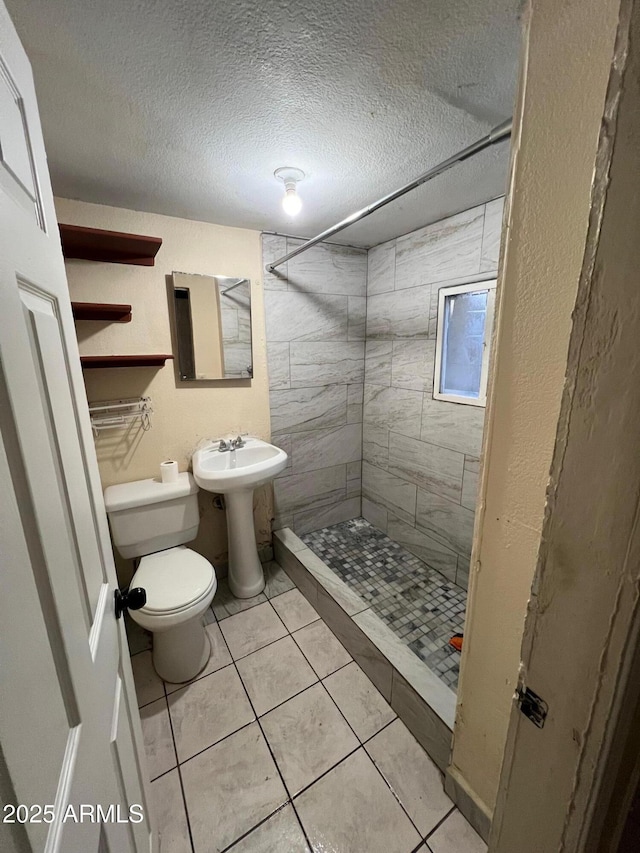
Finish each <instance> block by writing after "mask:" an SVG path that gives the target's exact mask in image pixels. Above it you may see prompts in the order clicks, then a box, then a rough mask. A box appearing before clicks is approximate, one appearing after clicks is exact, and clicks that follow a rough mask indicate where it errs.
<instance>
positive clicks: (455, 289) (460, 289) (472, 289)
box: [433, 278, 497, 407]
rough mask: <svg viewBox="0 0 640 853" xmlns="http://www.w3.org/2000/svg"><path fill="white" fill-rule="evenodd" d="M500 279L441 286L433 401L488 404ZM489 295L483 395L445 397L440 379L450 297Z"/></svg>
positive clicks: (483, 368)
mask: <svg viewBox="0 0 640 853" xmlns="http://www.w3.org/2000/svg"><path fill="white" fill-rule="evenodd" d="M496 283H497V279H495V278H492V279H487V280H486V281H482V280H480V281H478V280H476V281H473V282H469V283H467V284H457V285H454V286H449V287H447V286H445V287H441V288H440V289H439V291H438V326H437V331H436V358H435V370H434V374H433V399H434V400H446V401H447V402H449V403H462V405H463V406H483V407H484V406H486V405H487V380H488V378H489V349H490V344H491V333H492V331H493V314H494V309H495V299H496ZM485 290H486V291H488V293H487V315H486V318H485V324H484V342H483V347H482V369H481V373H480V393H479V396H478V397H463V396H459V395H457V394H444V393H443V392H441V391H440V379H441V373H442V348H443V346H444V337H445V336H444V310H445V308H444V306H445V300H446V298H447V297H448V296H457V295H458V294H459V293H481V292H482V291H485Z"/></svg>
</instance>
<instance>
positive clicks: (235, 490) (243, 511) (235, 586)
mask: <svg viewBox="0 0 640 853" xmlns="http://www.w3.org/2000/svg"><path fill="white" fill-rule="evenodd" d="M219 447H220V442H218V441H216V442H212V443H211V444H208V445H205V446H204V447H201V448H200V450H197V451H196V452H195V453H194V454H193V476H194V478H195V481H196V483H197V484H198V485H199V486H200V488H201V489H205V490H206V491H208V492H216V493H217V494H223V495H224V496H225V504H226V508H227V530H228V533H229V578H228V580H229V589H230V590H231V592H232V594H233V595H235V597H236V598H252V597H253V596H254V595H258V593H260V592H262V590H263V589H264V574H263V572H262V566H261V564H260V559H259V557H258V550H257V548H256V536H255V529H254V524H253V490H254V489H255V488H256V486H262V485H264V484H265V483H268V482H269V481H270V480H273V478H274V477H275V476H276V474H279V473H280V471H283V470H284V468H285V466H286V464H287V454H286V453H285V452H284V450H280V448H279V447H275V446H274V445H273V444H269V443H268V442H266V441H262V440H261V439H259V438H247V439H246V440H245V442H244V444H243V445H242V446H241V447H237V448H234V449H232V450H224V451H222V452H221V451H220V450H219Z"/></svg>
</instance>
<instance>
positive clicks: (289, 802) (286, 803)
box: [221, 798, 297, 853]
mask: <svg viewBox="0 0 640 853" xmlns="http://www.w3.org/2000/svg"><path fill="white" fill-rule="evenodd" d="M287 806H291V807H293V803H292V802H291V799H290V798H288V799H287V801H286V802H284V803H283V804H282V805H281V806H278V808H277V809H274V810H273V811H272V812H271V813H270V814H268V815H267V816H266V817H264V818H262V820H260V821H258V823H256V825H255V826H252V827H251V829H248V830H247V831H246V832H243V833H242V835H239V836H238V837H237V838H236V839H234V840H233V841H232V842H231V844H229V845H228V847H225V848H224V849H223V850H222V851H221V853H227V851H228V850H233V848H234V847H235V846H236V844H239V843H240V842H241V841H244V839H245V838H246V837H247V836H248V835H251V833H252V832H255V830H256V829H259V828H260V827H261V826H263V824H265V823H266V822H267V821H268V820H271V818H272V817H275V815H277V814H278V812H281V811H282V810H283V809H286V808H287ZM294 813H295V810H294ZM296 817H297V815H296Z"/></svg>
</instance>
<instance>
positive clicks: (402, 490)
mask: <svg viewBox="0 0 640 853" xmlns="http://www.w3.org/2000/svg"><path fill="white" fill-rule="evenodd" d="M362 494H363V495H364V496H365V497H367V498H369V499H370V500H375V501H378V502H379V503H381V504H383V505H384V506H386V507H387V509H388V510H390V511H391V512H392V513H394V515H397V516H398V517H399V518H403V519H404V520H405V521H407V522H409V523H410V524H413V523H414V522H415V517H416V515H415V511H416V486H415V485H414V484H413V483H407V482H406V481H405V480H402V479H400V477H394V476H393V475H392V474H389V473H388V472H387V471H382V470H381V469H380V468H376V467H375V465H370V464H369V463H368V462H363V463H362ZM465 512H466V510H465Z"/></svg>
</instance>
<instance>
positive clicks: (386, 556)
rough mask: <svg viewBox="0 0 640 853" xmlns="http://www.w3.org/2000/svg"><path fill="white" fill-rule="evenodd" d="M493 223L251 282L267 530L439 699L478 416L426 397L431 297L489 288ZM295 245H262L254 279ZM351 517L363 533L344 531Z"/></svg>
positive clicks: (470, 512) (457, 609)
mask: <svg viewBox="0 0 640 853" xmlns="http://www.w3.org/2000/svg"><path fill="white" fill-rule="evenodd" d="M502 209H503V199H502V198H500V199H495V200H494V201H491V202H488V203H487V204H483V205H480V206H479V207H475V208H472V209H471V210H467V211H464V212H462V213H459V214H456V215H455V216H451V217H449V218H447V219H444V220H442V221H440V222H436V223H434V224H431V225H428V226H426V227H424V228H421V229H419V230H417V231H413V232H411V233H410V234H407V235H404V236H402V237H398V238H396V239H394V240H391V241H389V242H387V243H383V244H381V245H379V246H376V247H374V248H372V249H370V250H369V251H366V250H363V249H357V248H352V247H347V246H339V245H335V244H326V243H325V244H319V245H318V246H315V247H314V248H312V249H310V250H309V251H307V252H305V253H303V254H301V255H300V256H298V257H296V258H294V259H292V260H290V261H289V262H288V264H285V265H283V266H282V267H280V268H278V270H277V271H276V273H275V274H265V280H264V286H265V310H266V325H267V345H268V363H269V377H270V400H271V423H272V434H273V437H274V440H275V441H276V442H277V443H278V444H280V445H281V446H282V447H283V448H284V449H285V450H286V451H287V453H288V454H289V465H288V467H287V469H286V470H285V471H284V472H283V473H282V475H281V476H280V477H279V478H278V479H276V481H275V483H274V494H275V511H276V518H275V521H274V529H278V528H283V527H289V528H291V529H292V530H293V531H294V532H295V533H297V534H298V536H301V537H303V539H304V541H305V542H306V543H307V544H308V545H309V547H311V548H312V550H315V551H316V552H317V553H321V554H322V558H323V560H324V561H325V562H326V563H327V565H329V566H331V567H332V569H333V570H334V571H335V572H336V574H338V575H340V576H341V577H342V578H343V579H344V580H346V581H347V583H348V584H349V585H350V586H352V587H354V588H355V589H357V591H358V592H359V593H360V594H363V592H364V591H366V590H368V591H369V599H368V600H370V604H371V607H372V609H373V610H374V611H375V612H377V613H378V615H379V616H380V617H381V618H382V619H383V620H384V621H385V622H386V623H387V624H388V625H389V626H390V627H391V628H392V630H393V631H394V632H395V633H396V634H397V635H398V636H399V637H401V639H402V640H403V642H405V643H406V644H407V645H409V647H410V648H412V650H413V651H415V652H416V654H418V655H419V656H420V657H421V658H422V660H423V661H425V662H427V663H428V665H429V666H430V667H431V668H432V669H433V670H434V671H435V672H436V673H437V674H438V675H439V676H440V677H441V678H443V680H444V681H445V683H447V684H448V685H449V686H452V687H455V683H456V681H457V664H458V659H457V653H455V652H453V651H452V650H451V649H450V648H449V647H448V645H447V641H448V638H449V637H450V635H451V633H452V632H453V631H456V630H460V629H461V626H462V624H463V620H464V607H465V599H466V595H465V590H466V587H467V585H468V576H469V558H470V553H471V539H472V533H473V520H474V508H475V499H476V490H477V479H478V460H479V455H480V448H481V442H482V430H483V422H484V411H485V410H484V408H481V407H477V406H470V405H461V404H456V403H450V402H445V401H441V400H435V399H434V398H433V393H432V392H433V373H434V358H435V346H436V326H437V306H438V291H439V289H440V288H441V287H444V286H449V285H453V284H462V283H467V282H472V281H476V280H480V279H488V278H491V277H492V276H493V277H495V275H496V274H497V267H498V254H499V246H500V233H501V226H502ZM299 244H300V241H299V240H294V239H291V238H286V237H282V236H277V235H267V234H265V235H264V236H263V262H264V264H267V263H270V262H272V261H273V260H275V259H276V258H278V257H280V256H282V255H284V254H286V252H288V251H290V250H291V249H292V248H294V247H295V246H297V245H299ZM359 518H364V519H366V521H367V522H369V524H364V523H356V522H354V523H351V524H344V522H350V521H351V520H353V519H359ZM383 534H386V535H383ZM387 537H388V538H387ZM389 540H391V542H389ZM376 555H377V556H376ZM416 557H417V558H419V559H418V560H416V559H415V558H416ZM332 558H333V559H332ZM365 597H366V596H365Z"/></svg>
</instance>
